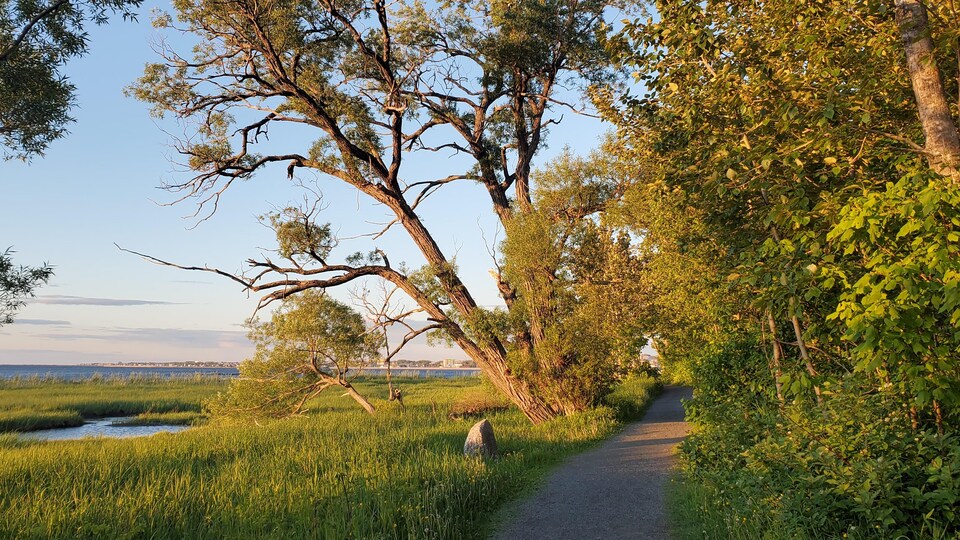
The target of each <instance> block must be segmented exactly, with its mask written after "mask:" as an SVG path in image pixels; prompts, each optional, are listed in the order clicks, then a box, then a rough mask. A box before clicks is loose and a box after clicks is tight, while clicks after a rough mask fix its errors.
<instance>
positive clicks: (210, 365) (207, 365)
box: [9, 362, 480, 371]
mask: <svg viewBox="0 0 960 540" xmlns="http://www.w3.org/2000/svg"><path fill="white" fill-rule="evenodd" d="M9 365H21V364H9ZM22 365H27V364H22ZM57 365H63V366H90V367H106V368H125V369H137V368H178V369H179V368H196V369H237V368H238V367H239V366H240V364H239V363H234V362H201V363H196V364H193V363H166V362H165V363H156V364H152V363H151V364H148V363H131V362H125V363H118V364H108V363H103V362H96V363H93V364H57ZM390 369H391V370H393V371H403V370H410V369H416V370H427V371H431V370H437V371H480V368H476V367H443V366H391V367H390ZM371 370H377V371H386V370H387V367H386V366H369V367H365V368H363V371H371Z"/></svg>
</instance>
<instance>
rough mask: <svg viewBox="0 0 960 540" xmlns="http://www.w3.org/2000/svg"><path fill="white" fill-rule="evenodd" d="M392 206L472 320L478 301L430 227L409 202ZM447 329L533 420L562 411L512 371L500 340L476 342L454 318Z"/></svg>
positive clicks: (430, 308)
mask: <svg viewBox="0 0 960 540" xmlns="http://www.w3.org/2000/svg"><path fill="white" fill-rule="evenodd" d="M392 209H393V211H394V212H395V213H396V215H397V216H398V217H399V219H400V224H401V225H402V226H403V228H404V229H406V231H407V234H409V235H410V238H411V239H412V240H413V241H414V243H415V244H416V245H417V247H418V248H420V252H421V253H423V256H424V257H425V258H426V260H427V262H428V263H429V264H430V265H432V266H433V267H434V268H435V269H436V271H437V277H438V279H439V280H440V283H441V285H442V287H443V289H444V291H445V292H446V293H447V295H448V296H449V297H450V303H451V304H452V306H453V307H454V309H456V310H457V312H459V314H460V315H461V316H462V317H463V318H464V319H466V320H470V318H471V317H472V316H473V315H474V313H475V310H476V309H477V304H476V302H475V301H474V299H473V297H472V296H471V295H470V292H469V291H468V290H467V288H466V287H465V286H464V285H463V283H462V282H461V281H460V278H459V276H457V274H456V273H455V272H454V271H453V270H451V269H449V268H448V267H447V266H448V264H449V262H448V261H447V258H446V257H445V256H444V255H443V252H442V251H440V246H438V245H437V243H436V242H435V241H434V239H433V236H431V234H430V231H428V230H427V228H426V227H425V226H424V225H423V222H421V221H420V218H419V217H418V216H417V215H416V213H414V212H413V210H412V209H410V207H409V206H407V205H406V203H404V202H401V201H397V202H396V203H394V207H393V208H392ZM396 285H398V286H400V287H401V288H402V289H403V290H404V291H405V292H407V294H410V295H411V298H413V299H414V300H415V301H417V303H418V304H419V305H420V306H421V307H422V308H424V309H425V310H426V312H427V314H428V315H430V316H431V317H433V318H434V319H436V320H447V321H449V319H448V317H447V316H446V314H445V313H443V311H441V310H440V309H439V308H438V307H437V306H436V305H434V304H433V303H431V302H430V301H429V300H418V296H417V294H416V292H417V291H413V290H411V289H410V288H409V284H408V283H396ZM446 330H447V332H448V333H449V334H450V337H451V338H452V339H453V340H454V341H455V342H456V343H457V345H459V346H460V348H461V349H463V351H464V352H465V353H467V355H468V356H470V358H472V359H473V360H474V361H475V362H476V363H477V366H478V367H479V368H480V371H482V372H483V374H484V375H485V376H486V377H487V378H488V379H489V380H490V382H492V383H493V385H494V386H496V387H497V389H498V390H500V391H501V392H503V393H504V394H505V395H506V396H507V397H509V398H510V400H511V401H513V403H514V404H516V406H517V407H519V408H520V410H521V411H523V414H524V415H526V417H527V418H529V419H530V421H531V422H533V423H535V424H539V423H540V422H544V421H546V420H550V419H552V418H555V417H556V416H557V415H558V414H559V411H557V410H554V409H553V408H552V407H550V405H549V404H547V402H546V401H544V400H543V398H542V397H540V396H539V395H537V393H536V392H534V391H533V388H532V387H531V386H530V384H529V383H527V382H526V381H524V380H522V379H520V378H518V377H516V376H515V375H514V374H513V373H512V371H511V370H510V367H509V365H508V364H507V351H506V349H505V348H504V346H503V344H502V343H500V341H499V340H497V339H495V338H493V339H490V340H481V341H480V342H479V343H476V342H474V341H473V340H472V339H470V338H469V337H468V336H467V335H466V333H464V331H463V329H462V328H460V327H459V326H458V325H457V324H456V323H454V322H452V321H449V324H448V325H447V327H446Z"/></svg>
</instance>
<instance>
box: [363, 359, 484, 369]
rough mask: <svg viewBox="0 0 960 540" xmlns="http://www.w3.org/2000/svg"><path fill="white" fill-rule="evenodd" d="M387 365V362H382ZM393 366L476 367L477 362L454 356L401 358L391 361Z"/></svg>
mask: <svg viewBox="0 0 960 540" xmlns="http://www.w3.org/2000/svg"><path fill="white" fill-rule="evenodd" d="M381 366H382V367H387V366H386V364H381ZM390 367H391V368H417V369H430V368H434V369H476V368H477V363H476V362H474V361H473V360H460V359H454V358H444V359H443V360H408V359H399V360H392V361H391V362H390Z"/></svg>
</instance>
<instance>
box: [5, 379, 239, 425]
mask: <svg viewBox="0 0 960 540" xmlns="http://www.w3.org/2000/svg"><path fill="white" fill-rule="evenodd" d="M226 384H227V383H226V380H224V379H220V378H213V377H193V378H172V379H167V378H161V377H131V378H100V377H97V378H94V379H87V380H82V381H66V380H61V379H45V378H40V377H31V378H24V379H11V380H6V381H0V433H3V432H11V431H33V430H38V429H50V428H59V427H69V426H77V425H80V424H82V423H83V420H84V419H89V418H104V417H108V416H134V415H138V414H142V413H187V412H190V413H194V414H199V413H200V410H201V402H202V401H203V400H204V399H207V398H209V397H211V396H213V395H214V394H216V393H217V392H218V391H221V390H224V389H225V388H226Z"/></svg>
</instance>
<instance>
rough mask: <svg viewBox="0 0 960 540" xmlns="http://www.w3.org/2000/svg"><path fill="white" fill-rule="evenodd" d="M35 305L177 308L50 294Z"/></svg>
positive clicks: (163, 303)
mask: <svg viewBox="0 0 960 540" xmlns="http://www.w3.org/2000/svg"><path fill="white" fill-rule="evenodd" d="M33 302H34V303H37V304H56V305H61V306H118V307H122V306H175V305H181V304H179V303H177V302H161V301H159V300H137V299H132V298H90V297H86V296H65V295H58V294H50V295H43V296H38V297H37V298H36V299H35V300H33Z"/></svg>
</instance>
